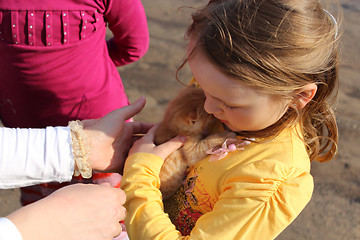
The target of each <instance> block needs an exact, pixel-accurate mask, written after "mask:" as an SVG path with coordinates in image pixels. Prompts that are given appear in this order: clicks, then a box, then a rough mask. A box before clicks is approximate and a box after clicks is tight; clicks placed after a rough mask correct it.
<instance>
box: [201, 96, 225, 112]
mask: <svg viewBox="0 0 360 240" xmlns="http://www.w3.org/2000/svg"><path fill="white" fill-rule="evenodd" d="M218 104H219V103H217V102H216V101H213V100H212V99H210V98H208V97H207V98H206V99H205V103H204V109H205V111H206V112H207V113H209V114H214V113H219V112H221V111H222V109H221V108H220V106H219V105H218Z"/></svg>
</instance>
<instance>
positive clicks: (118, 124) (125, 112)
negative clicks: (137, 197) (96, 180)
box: [82, 97, 153, 173]
mask: <svg viewBox="0 0 360 240" xmlns="http://www.w3.org/2000/svg"><path fill="white" fill-rule="evenodd" d="M144 106H145V98H144V97H141V98H139V99H138V100H137V101H136V102H135V103H133V104H130V105H129V106H126V107H123V108H120V109H117V110H114V111H112V112H110V113H108V114H107V115H105V116H104V117H102V118H99V119H93V120H83V121H82V122H83V124H84V131H85V133H86V135H87V136H88V140H89V144H90V149H91V154H90V156H89V161H90V162H91V167H92V168H93V169H94V170H98V171H106V172H118V173H122V171H123V168H124V162H125V159H126V157H127V155H128V152H129V150H130V147H131V146H132V144H133V142H134V141H135V140H137V139H138V138H137V137H136V136H134V135H137V134H144V133H146V132H147V131H148V130H149V129H150V127H152V126H153V124H150V123H143V122H125V120H127V119H129V118H131V117H133V116H134V115H136V114H137V113H139V112H140V111H141V110H142V109H143V107H144Z"/></svg>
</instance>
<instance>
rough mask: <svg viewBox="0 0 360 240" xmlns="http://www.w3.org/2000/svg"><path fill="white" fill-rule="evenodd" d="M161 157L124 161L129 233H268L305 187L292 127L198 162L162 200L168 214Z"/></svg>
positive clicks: (278, 227) (308, 184) (281, 224)
mask: <svg viewBox="0 0 360 240" xmlns="http://www.w3.org/2000/svg"><path fill="white" fill-rule="evenodd" d="M162 163H163V160H162V159H161V158H159V157H157V156H155V155H152V154H147V153H136V154H133V155H131V156H129V158H128V159H127V160H126V163H125V169H124V176H123V179H122V189H123V190H124V191H125V192H126V196H127V201H126V204H125V207H126V209H127V217H126V220H125V224H126V228H127V231H128V234H129V237H130V239H135V240H137V239H139V240H147V239H166V240H169V239H206V240H211V239H226V240H231V239H249V240H260V239H261V240H266V239H274V238H275V237H276V236H277V235H278V234H279V233H281V231H283V230H284V229H285V228H286V227H287V226H288V225H289V224H290V223H291V222H292V221H293V220H294V219H295V218H296V216H298V215H299V213H300V212H301V211H302V209H303V208H304V207H305V206H306V204H307V203H308V202H309V201H310V198H311V195H312V192H313V178H312V176H311V175H310V160H309V157H308V155H307V153H306V149H305V146H304V143H303V142H302V141H301V140H300V139H299V138H298V137H297V134H296V133H295V131H294V130H284V131H283V132H282V133H280V134H279V135H278V136H277V137H275V138H272V139H262V140H260V141H259V142H257V143H251V144H250V145H248V146H245V149H244V150H237V151H234V152H231V153H229V154H228V155H227V156H226V157H225V158H223V159H221V160H219V161H216V162H209V157H206V158H204V159H203V160H201V161H200V162H198V163H197V164H196V165H194V166H193V167H191V168H190V169H189V171H188V173H187V176H186V179H185V181H184V182H183V185H182V186H181V187H180V189H179V190H178V192H177V193H176V194H175V196H174V197H173V198H172V199H170V200H169V201H167V202H166V203H165V207H166V210H167V212H168V213H169V215H168V214H167V213H165V212H164V205H163V202H162V198H161V193H160V191H159V187H160V181H159V171H160V168H161V166H162ZM169 216H170V217H169ZM181 233H183V235H184V236H182V234H181Z"/></svg>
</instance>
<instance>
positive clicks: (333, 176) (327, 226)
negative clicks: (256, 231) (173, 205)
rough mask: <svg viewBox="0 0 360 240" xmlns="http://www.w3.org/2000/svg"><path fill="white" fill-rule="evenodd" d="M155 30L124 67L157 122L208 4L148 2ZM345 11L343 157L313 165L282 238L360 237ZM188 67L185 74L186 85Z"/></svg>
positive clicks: (355, 100)
mask: <svg viewBox="0 0 360 240" xmlns="http://www.w3.org/2000/svg"><path fill="white" fill-rule="evenodd" d="M142 2H143V4H144V7H145V11H146V14H147V16H148V22H149V29H150V39H151V40H150V41H151V42H150V48H149V51H148V53H147V54H146V55H145V57H144V58H142V59H141V60H140V61H138V62H136V63H134V64H131V65H129V66H126V67H123V68H119V72H120V74H121V76H122V79H123V81H124V85H125V89H126V92H127V94H128V96H129V98H130V100H131V101H135V100H136V99H137V98H138V97H140V96H142V95H143V96H146V98H147V105H146V107H145V109H144V110H143V111H142V112H141V113H140V114H139V115H138V116H137V117H136V118H135V119H136V120H141V121H149V122H153V123H156V122H158V121H159V120H160V119H161V118H162V114H163V111H164V108H165V106H166V104H167V102H168V101H169V100H170V99H171V98H172V97H173V96H174V95H175V93H176V92H177V90H178V89H179V88H180V87H181V84H180V83H179V82H177V81H176V79H175V71H176V69H177V68H178V67H179V66H180V64H181V60H182V59H183V57H184V53H185V46H186V43H185V41H184V32H185V30H186V27H187V25H188V23H189V21H190V12H191V9H189V8H183V9H182V10H180V11H179V9H178V8H179V7H180V6H199V4H202V3H204V2H206V1H205V0H192V1H190V0H176V1H169V0H156V1H153V0H143V1H142ZM340 3H341V5H342V7H343V10H344V20H343V43H342V45H343V46H342V59H343V61H342V67H341V73H340V77H341V91H340V95H339V101H338V105H337V110H336V114H337V120H338V124H339V130H340V143H339V154H338V157H337V159H335V160H332V161H331V162H328V163H323V164H319V163H313V164H312V170H311V173H312V175H313V177H314V180H315V190H314V194H313V197H312V200H311V201H310V203H309V204H308V205H307V207H306V208H305V209H304V211H303V212H302V213H301V214H300V215H299V216H298V217H297V218H296V219H295V221H294V222H293V223H292V224H291V225H290V226H289V227H288V228H287V229H286V230H285V231H284V232H283V233H281V234H280V236H278V238H277V239H278V240H285V239H286V240H292V239H296V240H305V239H313V240H318V239H327V240H342V239H347V240H350V239H360V160H359V159H360V151H359V146H358V145H359V144H360V141H359V137H358V136H359V133H360V126H359V124H360V108H359V106H360V79H359V78H360V43H359V41H360V31H359V29H360V27H359V26H360V14H359V13H360V1H358V0H340ZM190 76H191V74H190V72H189V70H188V69H184V71H182V72H181V74H180V79H182V80H184V81H185V82H186V81H187V80H188V79H189V78H190ZM18 199H19V190H18V189H15V190H0V216H5V215H6V214H7V213H9V212H11V211H13V210H15V209H17V208H18V207H20V204H19V200H18Z"/></svg>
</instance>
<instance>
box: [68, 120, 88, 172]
mask: <svg viewBox="0 0 360 240" xmlns="http://www.w3.org/2000/svg"><path fill="white" fill-rule="evenodd" d="M69 127H70V130H71V140H72V151H73V154H74V160H75V169H74V176H79V175H80V174H81V176H82V177H83V178H91V176H92V168H91V165H90V162H89V161H88V157H89V154H90V147H89V145H88V139H87V136H86V134H85V133H84V125H83V124H82V122H81V121H79V120H76V121H70V122H69Z"/></svg>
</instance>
